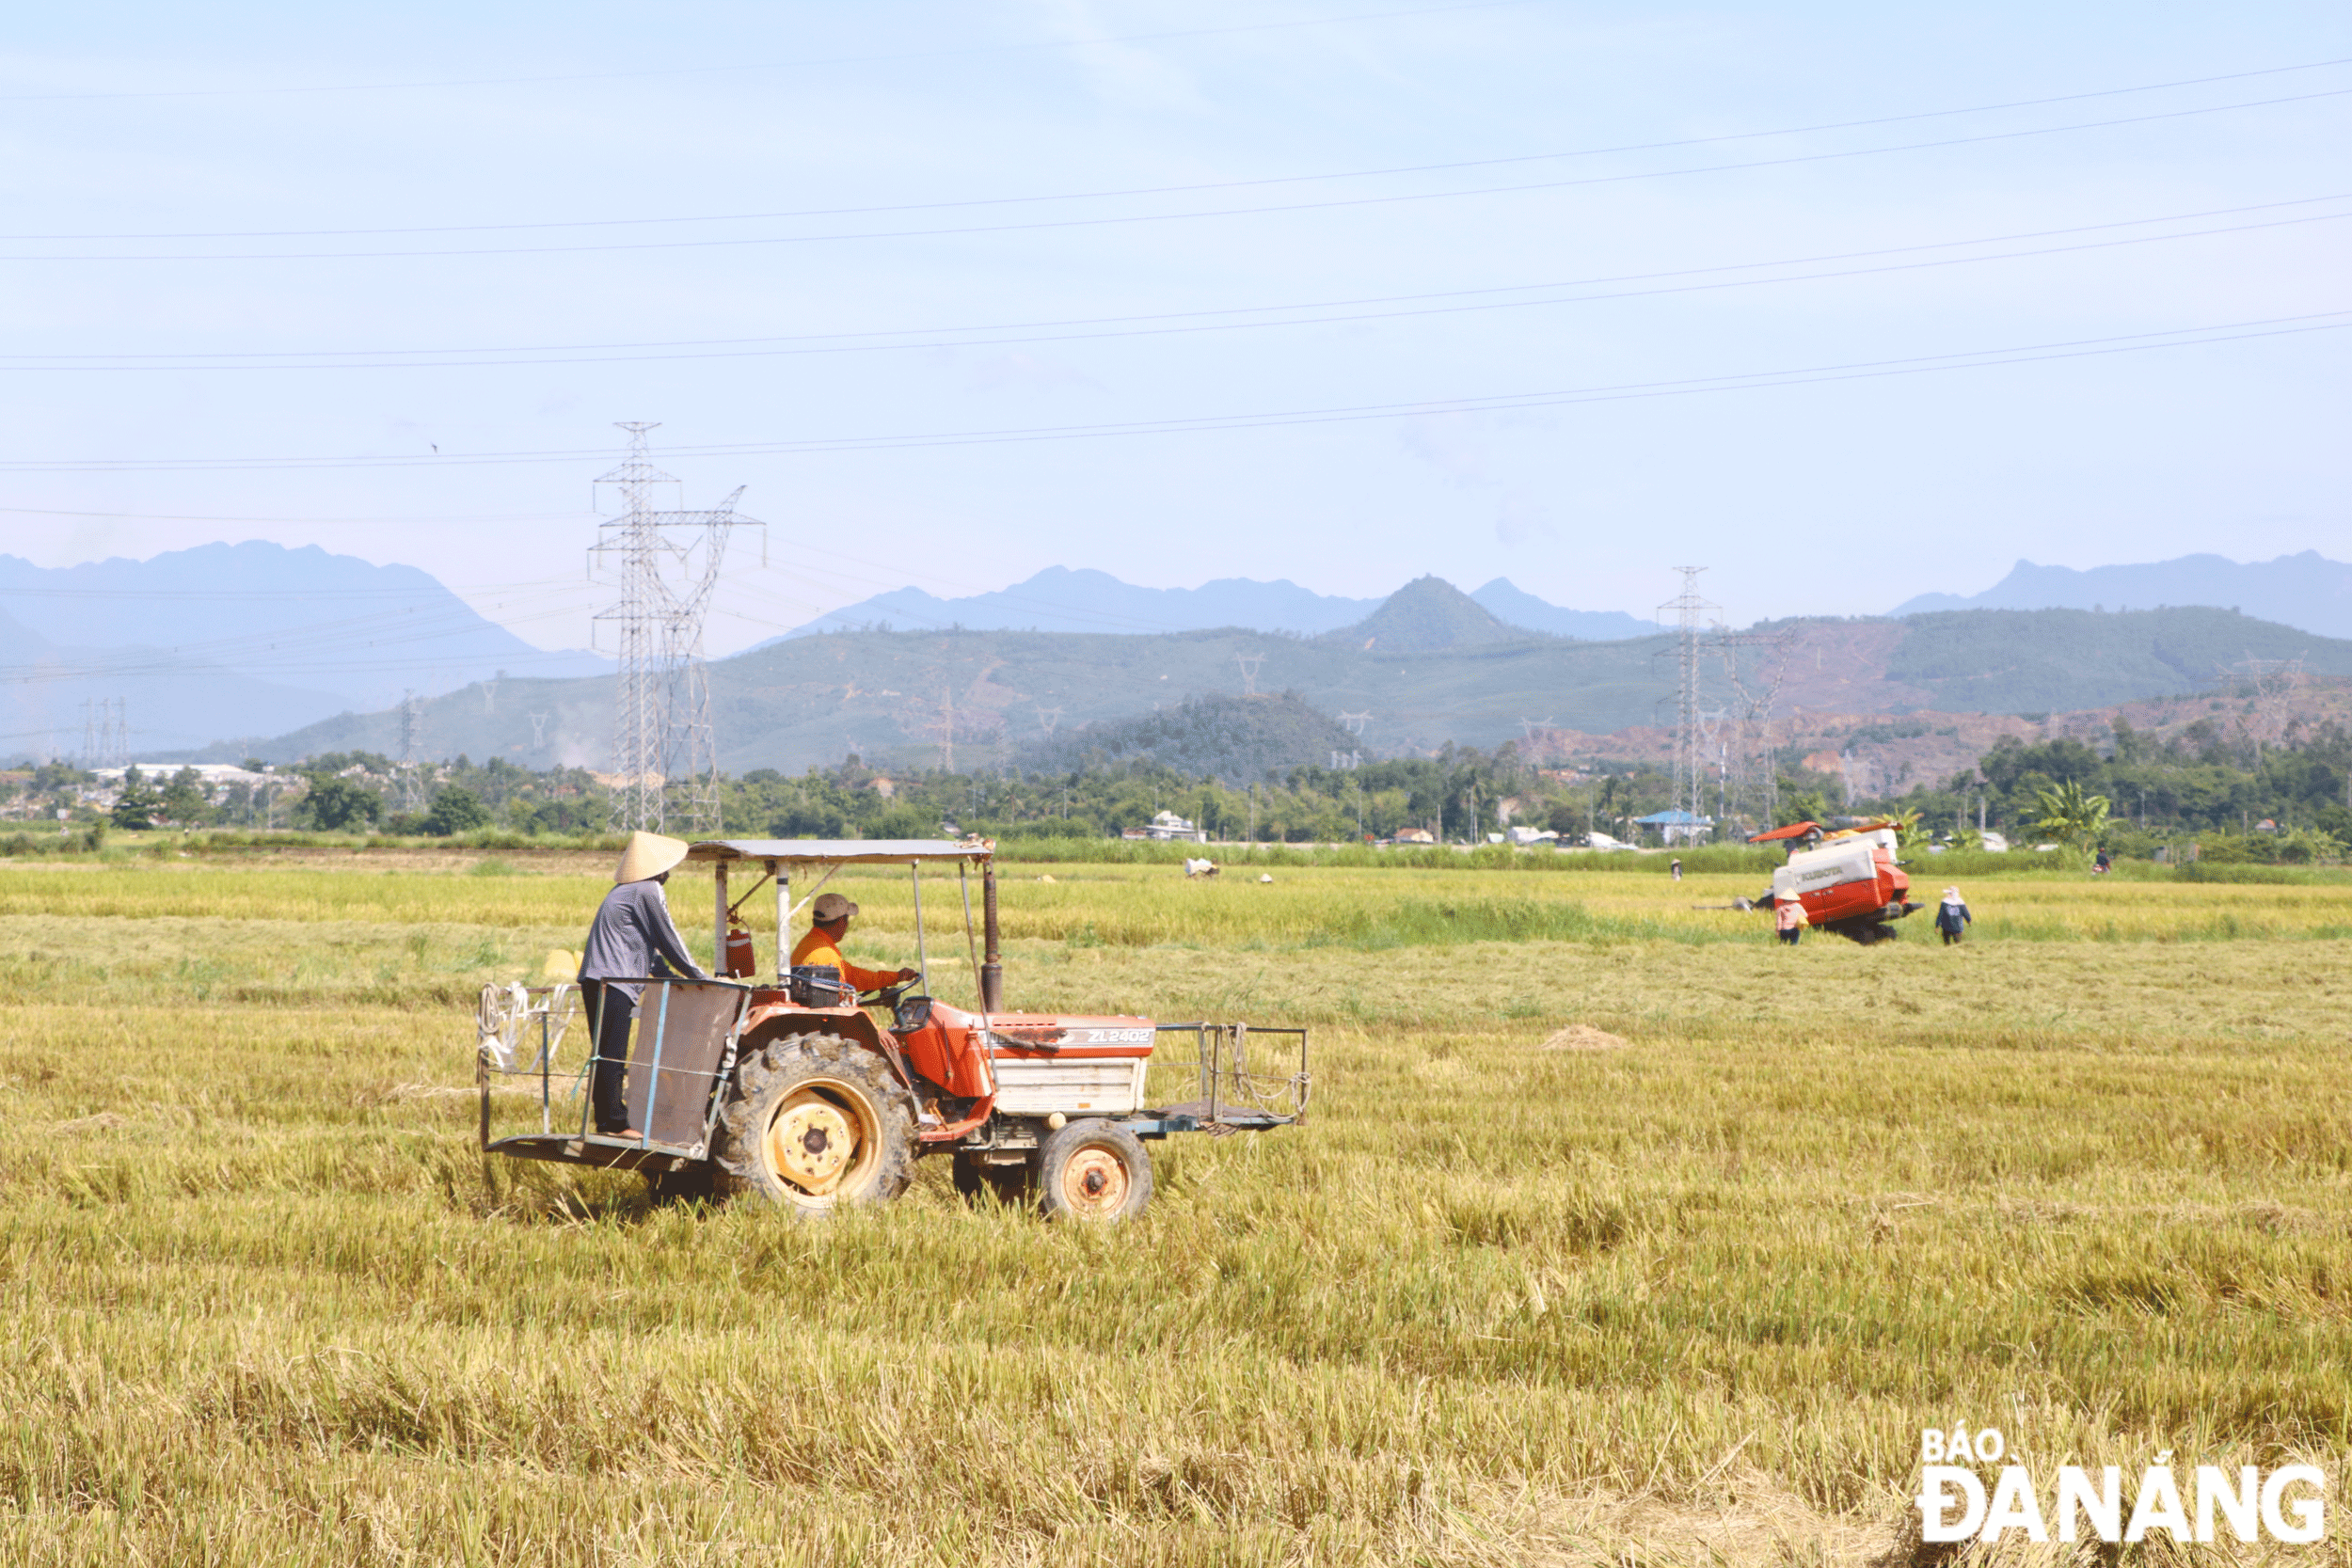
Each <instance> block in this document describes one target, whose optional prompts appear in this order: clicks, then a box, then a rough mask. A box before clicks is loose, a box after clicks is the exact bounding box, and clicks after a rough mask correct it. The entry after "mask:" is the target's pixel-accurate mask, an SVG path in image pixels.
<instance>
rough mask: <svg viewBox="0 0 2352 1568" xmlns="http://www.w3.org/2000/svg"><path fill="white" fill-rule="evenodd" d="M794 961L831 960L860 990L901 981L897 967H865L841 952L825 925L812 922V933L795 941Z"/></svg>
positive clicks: (874, 988)
mask: <svg viewBox="0 0 2352 1568" xmlns="http://www.w3.org/2000/svg"><path fill="white" fill-rule="evenodd" d="M792 961H793V962H794V963H796V964H831V965H833V966H834V968H835V969H838V970H839V971H841V977H842V978H843V979H844V980H847V981H848V982H850V984H851V985H853V986H855V987H856V988H857V989H858V990H882V987H884V986H895V985H897V984H898V971H897V970H895V969H862V968H860V967H859V966H858V965H856V964H853V963H851V962H850V960H849V959H847V958H843V957H842V956H841V949H840V948H838V947H836V946H834V941H833V937H832V936H831V935H830V934H829V933H827V932H826V931H825V930H824V929H823V928H822V927H817V926H811V927H809V928H808V934H807V935H806V936H804V937H803V938H802V939H801V940H800V941H798V942H794V943H793V944H792Z"/></svg>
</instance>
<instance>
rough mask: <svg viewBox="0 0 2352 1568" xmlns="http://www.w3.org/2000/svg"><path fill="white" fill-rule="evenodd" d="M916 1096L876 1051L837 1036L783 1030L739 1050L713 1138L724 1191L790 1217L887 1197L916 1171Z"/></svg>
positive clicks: (716, 1176) (717, 1182)
mask: <svg viewBox="0 0 2352 1568" xmlns="http://www.w3.org/2000/svg"><path fill="white" fill-rule="evenodd" d="M914 1116H915V1108H914V1096H913V1095H912V1094H909V1093H908V1092H907V1090H906V1088H905V1087H904V1086H903V1085H900V1084H899V1083H898V1080H897V1079H895V1078H893V1077H892V1076H891V1075H890V1069H889V1068H888V1067H886V1066H885V1065H883V1062H882V1058H881V1057H880V1056H878V1055H876V1054H875V1053H873V1052H871V1051H869V1050H867V1049H866V1047H865V1046H863V1045H860V1044H859V1043H858V1042H857V1041H855V1040H849V1039H843V1038H842V1037H840V1036H838V1035H787V1036H786V1037H783V1038H782V1039H776V1040H771V1041H770V1042H769V1043H768V1044H767V1045H766V1046H765V1047H764V1048H762V1049H760V1050H758V1051H756V1052H754V1053H751V1054H750V1055H749V1056H747V1057H745V1058H744V1060H743V1061H742V1062H740V1063H739V1065H738V1066H737V1068H736V1069H735V1079H734V1082H733V1083H731V1084H729V1085H727V1093H726V1100H725V1101H724V1103H723V1105H722V1106H721V1108H720V1111H719V1125H718V1127H717V1128H716V1129H715V1131H714V1133H713V1136H712V1139H711V1145H712V1148H711V1156H712V1164H713V1166H714V1171H713V1185H714V1186H715V1188H716V1190H717V1191H718V1192H719V1193H720V1194H721V1195H722V1196H737V1195H741V1196H754V1197H762V1198H766V1199H767V1200H768V1201H769V1202H771V1203H773V1204H775V1205H777V1206H778V1207H780V1208H783V1209H786V1210H788V1211H790V1212H792V1213H793V1214H794V1215H795V1216H796V1217H801V1218H807V1217H811V1216H815V1215H818V1214H823V1213H827V1212H831V1211H833V1210H834V1209H837V1208H840V1207H841V1206H842V1205H844V1204H850V1203H886V1202H888V1201H889V1200H890V1199H892V1198H894V1197H897V1196H898V1195H899V1194H900V1193H903V1192H905V1191H906V1189H907V1183H908V1182H909V1181H910V1180H913V1178H914V1153H915V1138H914Z"/></svg>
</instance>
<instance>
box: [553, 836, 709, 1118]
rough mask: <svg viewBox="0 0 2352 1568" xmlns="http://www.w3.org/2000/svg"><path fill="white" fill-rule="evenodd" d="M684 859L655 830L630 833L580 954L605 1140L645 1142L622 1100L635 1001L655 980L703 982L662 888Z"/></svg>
mask: <svg viewBox="0 0 2352 1568" xmlns="http://www.w3.org/2000/svg"><path fill="white" fill-rule="evenodd" d="M685 858H686V843H685V841H684V840H682V839H675V838H664V837H662V836H661V835H660V833H648V832H634V833H631V834H629V835H628V847H626V848H624V849H623V850H622V851H621V863H620V866H619V868H618V869H617V870H615V871H614V872H613V873H612V892H610V893H608V894H606V895H604V902H603V903H602V904H600V905H598V906H597V908H596V920H595V921H594V923H592V924H591V925H590V926H589V927H588V940H587V942H585V943H583V944H582V946H581V948H580V999H581V1000H582V1001H583V1002H584V1003H585V1004H586V1005H587V1007H588V1019H589V1025H590V1033H591V1037H592V1038H593V1039H594V1040H595V1042H596V1070H595V1072H594V1073H592V1074H591V1075H590V1078H589V1101H590V1103H591V1105H593V1106H594V1107H595V1111H596V1132H598V1133H600V1134H602V1135H605V1136H608V1137H618V1138H642V1137H643V1136H644V1133H642V1132H639V1131H638V1130H637V1129H635V1128H633V1127H631V1126H629V1125H628V1099H627V1096H626V1092H625V1091H626V1088H627V1078H626V1074H627V1070H628V1035H629V1026H630V1024H631V1023H633V1022H635V1021H636V1018H637V999H638V998H639V997H640V996H642V995H644V990H645V981H646V979H647V978H648V977H650V976H654V975H675V976H678V977H680V978H683V979H688V980H707V979H709V978H710V976H709V975H707V974H704V973H703V972H702V970H701V969H700V968H698V967H697V966H696V965H695V963H694V960H693V958H691V956H690V955H689V954H688V953H687V951H686V939H685V938H684V937H681V936H679V935H678V930H677V925H676V923H675V922H674V921H673V920H671V918H670V905H669V900H668V899H667V898H666V897H665V896H664V895H663V894H662V891H661V888H662V884H663V883H664V882H667V881H668V880H669V879H670V873H671V871H672V870H674V869H675V867H676V865H677V863H678V862H680V861H682V860H684V859H685Z"/></svg>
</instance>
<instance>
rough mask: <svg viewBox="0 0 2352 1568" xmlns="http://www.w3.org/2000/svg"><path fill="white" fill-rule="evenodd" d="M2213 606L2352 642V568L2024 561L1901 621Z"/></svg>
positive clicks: (2213, 560)
mask: <svg viewBox="0 0 2352 1568" xmlns="http://www.w3.org/2000/svg"><path fill="white" fill-rule="evenodd" d="M2167 605H2183V606H2185V605H2209V606H2211V607H2213V608H2215V609H2217V610H2243V611H2245V612H2246V613H2247V614H2248V615H2250V616H2253V617H2255V618H2257V619H2259V620H2264V621H2276V622H2278V623H2279V624H2280V626H2294V627H2296V628H2298V629H2299V630H2302V631H2308V632H2316V633H2317V634H2318V635H2320V636H2322V637H2352V565H2346V564H2345V563H2344V562H2340V561H2329V560H2328V558H2327V557H2325V556H2323V555H2321V554H2320V553H2319V552H2318V551H2317V550H2305V551H2304V552H2303V553H2302V554H2300V555H2282V556H2280V558H2279V559H2278V560H2276V561H2263V562H2245V563H2240V562H2235V561H2231V560H2228V559H2226V558H2224V557H2221V556H2217V555H2185V556H2181V557H2179V558H2178V559H2176V560H2172V561H2157V562H2149V563H2146V564H2144V565H2137V566H2093V567H2090V568H2089V569H2087V570H2083V571H2077V570H2075V569H2074V568H2073V567H2071V566H2037V565H2035V564H2034V563H2033V562H2030V561H2020V562H2018V563H2017V564H2016V565H2014V566H2012V567H2010V572H2009V576H2007V577H2005V578H2002V579H2001V580H2000V581H1998V582H1996V583H1994V585H1993V586H1992V587H1990V588H1988V589H1986V590H1985V591H1984V592H1983V593H1981V594H1970V595H1966V596H1963V595H1960V594H1920V595H1919V596H1918V597H1917V598H1915V599H1908V600H1906V601H1904V602H1903V603H1902V604H1899V605H1898V606H1896V607H1895V610H1894V611H1893V613H1895V614H1897V615H1917V614H1920V613H1922V612H1923V611H1927V610H2154V609H2157V608H2159V607H2161V606H2167Z"/></svg>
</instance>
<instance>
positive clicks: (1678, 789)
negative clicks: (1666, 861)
mask: <svg viewBox="0 0 2352 1568" xmlns="http://www.w3.org/2000/svg"><path fill="white" fill-rule="evenodd" d="M1675 570H1676V571H1677V572H1680V573H1681V574H1682V592H1681V593H1680V594H1677V596H1675V597H1674V598H1672V599H1669V600H1667V601H1666V602H1665V603H1664V604H1661V605H1660V606H1659V607H1658V610H1659V613H1660V614H1661V615H1662V614H1664V613H1665V612H1666V611H1667V610H1673V611H1674V612H1675V649H1674V652H1675V663H1676V667H1677V676H1678V678H1677V683H1676V702H1675V739H1674V796H1673V800H1674V804H1675V806H1676V808H1677V809H1678V810H1681V811H1687V812H1689V813H1690V814H1691V815H1692V816H1694V817H1695V816H1702V815H1704V814H1703V813H1702V812H1701V811H1700V810H1699V807H1700V806H1701V804H1703V803H1704V801H1705V800H1706V788H1705V785H1704V784H1703V782H1702V779H1703V774H1702V771H1701V770H1702V769H1703V768H1705V766H1706V751H1707V736H1706V732H1705V728H1704V723H1703V717H1704V716H1703V715H1702V714H1701V713H1700V710H1699V642H1700V638H1701V634H1702V630H1703V619H1704V617H1705V615H1706V613H1707V612H1708V610H1721V609H1722V608H1723V606H1721V605H1717V604H1709V603H1708V601H1707V600H1705V599H1702V598H1700V597H1699V574H1700V573H1701V572H1704V571H1706V570H1707V568H1706V567H1704V566H1677V567H1676V568H1675Z"/></svg>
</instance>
